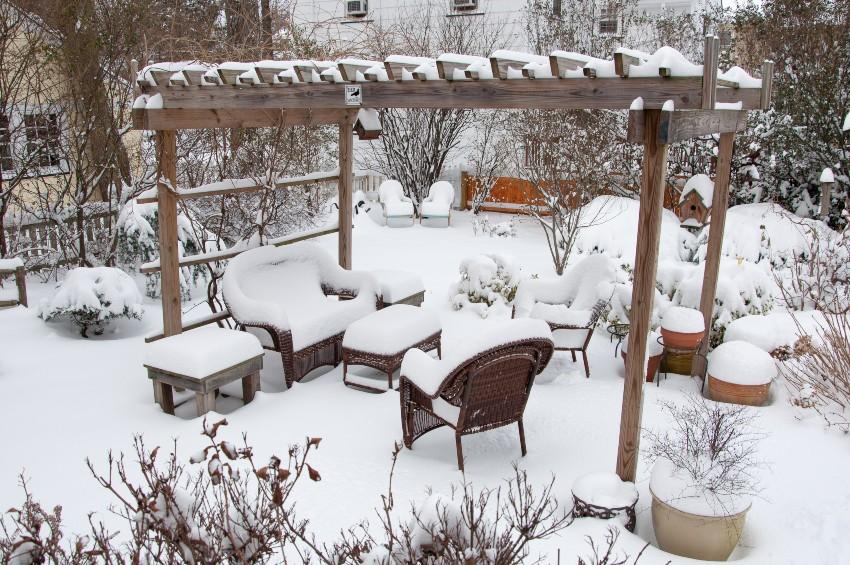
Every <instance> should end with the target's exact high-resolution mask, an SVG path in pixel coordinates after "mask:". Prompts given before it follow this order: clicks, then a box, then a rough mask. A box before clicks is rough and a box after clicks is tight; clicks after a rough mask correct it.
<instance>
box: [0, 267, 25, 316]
mask: <svg viewBox="0 0 850 565" xmlns="http://www.w3.org/2000/svg"><path fill="white" fill-rule="evenodd" d="M3 275H14V276H15V287H16V290H17V293H16V296H15V297H14V298H11V296H12V295H11V294H9V293H6V292H3V291H2V289H0V307H2V306H17V305H18V304H20V305H21V306H27V273H26V270H25V269H24V262H23V261H21V258H20V257H13V258H10V259H0V278H2V277H3ZM7 294H8V297H7Z"/></svg>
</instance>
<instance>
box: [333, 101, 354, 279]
mask: <svg viewBox="0 0 850 565" xmlns="http://www.w3.org/2000/svg"><path fill="white" fill-rule="evenodd" d="M356 115H357V111H356V110H351V111H349V112H346V114H345V118H344V119H343V120H342V121H341V122H339V185H338V186H339V198H338V199H337V202H338V204H339V265H340V267H342V268H344V269H350V268H351V228H352V221H353V218H352V209H351V206H352V202H351V198H352V196H351V191H352V185H353V184H354V132H353V131H352V128H353V127H354V120H355V116H356Z"/></svg>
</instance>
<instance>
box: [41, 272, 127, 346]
mask: <svg viewBox="0 0 850 565" xmlns="http://www.w3.org/2000/svg"><path fill="white" fill-rule="evenodd" d="M142 313H143V309H142V295H141V293H140V292H139V289H138V288H136V283H135V282H134V281H133V279H132V278H130V276H129V275H128V274H127V273H125V272H124V271H122V270H121V269H116V268H114V267H93V268H89V267H78V268H76V269H72V270H70V271H68V273H67V275H65V279H64V280H63V281H62V282H61V283H60V284H59V287H58V289H57V291H56V294H54V295H53V297H52V298H50V299H46V298H45V299H44V300H42V301H41V304H40V305H39V316H40V317H41V318H42V319H44V320H45V321H47V322H49V321H51V320H54V319H57V318H68V319H70V320H71V321H73V322H74V323H75V324H76V325H77V326H79V327H80V334H81V335H82V336H83V337H88V335H87V332H88V330H89V328H92V327H93V328H94V333H95V335H100V334H102V333H103V330H104V328H105V326H106V325H107V324H108V323H109V321H110V320H112V319H115V318H122V317H123V318H135V319H137V320H141V319H142Z"/></svg>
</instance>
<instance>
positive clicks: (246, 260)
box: [222, 243, 381, 387]
mask: <svg viewBox="0 0 850 565" xmlns="http://www.w3.org/2000/svg"><path fill="white" fill-rule="evenodd" d="M222 294H223V296H224V301H225V303H226V304H227V308H228V309H229V310H230V313H231V315H232V316H233V319H234V320H235V321H236V322H237V323H238V324H239V325H240V326H242V327H243V328H245V329H246V330H248V331H250V332H251V333H253V334H254V335H256V336H257V337H258V338H260V342H261V343H262V344H263V346H264V347H265V348H267V349H272V350H275V351H279V352H280V355H281V358H282V360H283V369H284V377H285V379H286V386H287V387H291V386H292V383H293V382H297V381H300V380H301V378H302V377H303V376H304V375H306V374H307V373H309V372H310V371H312V370H313V369H315V368H316V367H320V366H322V365H334V366H336V365H338V364H339V363H340V361H341V360H342V337H343V334H344V332H345V329H346V327H348V325H349V324H351V323H352V322H354V321H356V320H359V319H360V318H362V317H364V316H367V315H368V314H371V313H372V312H374V311H375V310H377V309H380V307H381V297H380V294H379V290H378V285H377V282H376V281H375V279H374V278H373V277H372V276H371V275H370V274H368V273H365V272H357V271H347V270H345V269H343V268H341V267H339V266H338V265H337V264H336V262H335V261H334V260H333V259H332V258H331V257H330V256H329V255H328V254H327V253H325V252H324V251H323V250H322V249H320V248H319V247H318V246H316V245H314V244H312V243H304V244H298V245H292V246H288V247H271V246H267V247H259V248H257V249H252V250H250V251H246V252H245V253H242V254H241V255H238V256H237V257H235V258H234V259H233V260H231V262H230V264H229V265H228V267H227V271H226V272H225V274H224V279H223V281H222ZM332 295H337V296H340V297H345V298H347V300H333V299H332V298H330V296H332Z"/></svg>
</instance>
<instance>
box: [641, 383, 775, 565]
mask: <svg viewBox="0 0 850 565" xmlns="http://www.w3.org/2000/svg"><path fill="white" fill-rule="evenodd" d="M665 408H666V410H667V411H668V412H669V415H670V418H671V420H670V422H669V423H668V424H667V425H665V426H662V427H661V428H660V429H658V430H652V429H650V430H647V431H646V432H645V434H646V442H645V445H647V447H646V448H645V452H644V453H645V455H646V457H647V458H648V459H649V460H650V461H652V462H653V467H652V474H651V477H650V482H649V490H650V494H651V495H652V525H653V529H654V530H655V538H656V540H657V541H658V547H660V548H661V549H663V550H664V551H667V552H670V553H675V554H677V555H682V556H685V557H690V558H693V559H701V560H707V561H722V560H725V559H728V557H729V555H731V553H732V551H733V550H734V549H735V546H736V545H737V543H738V541H739V540H740V537H741V533H742V532H743V529H744V523H745V521H746V515H747V512H748V511H749V509H750V506H751V504H752V499H753V497H754V496H755V495H757V494H758V492H759V490H760V489H759V478H758V474H757V470H758V469H760V468H762V467H763V463H762V462H761V460H760V459H759V458H758V444H759V441H760V440H761V439H762V437H764V435H763V434H762V433H760V432H759V431H758V429H757V428H754V426H753V423H754V420H755V418H756V417H757V412H755V411H754V410H753V409H752V408H749V407H747V406H736V405H731V404H722V403H715V402H710V401H708V400H706V399H705V398H703V397H702V396H698V395H692V396H690V397H689V398H688V401H687V403H686V404H684V405H677V404H673V403H665Z"/></svg>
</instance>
